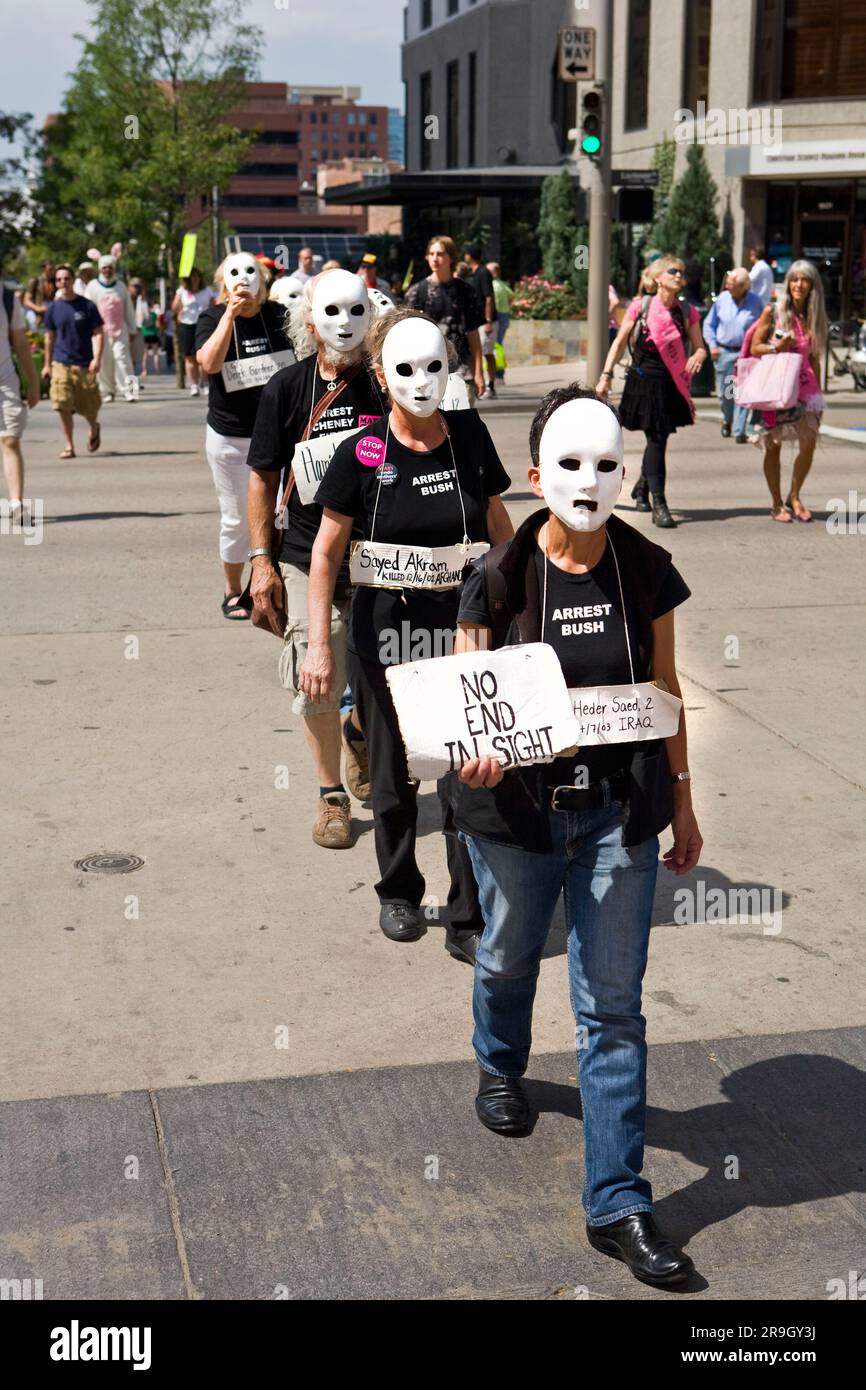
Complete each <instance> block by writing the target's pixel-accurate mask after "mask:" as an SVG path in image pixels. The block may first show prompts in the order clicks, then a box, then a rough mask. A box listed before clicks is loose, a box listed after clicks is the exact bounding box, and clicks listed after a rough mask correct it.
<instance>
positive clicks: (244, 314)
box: [195, 254, 294, 622]
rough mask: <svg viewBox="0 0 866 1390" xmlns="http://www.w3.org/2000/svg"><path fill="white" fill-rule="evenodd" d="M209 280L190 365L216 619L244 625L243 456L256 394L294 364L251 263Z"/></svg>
mask: <svg viewBox="0 0 866 1390" xmlns="http://www.w3.org/2000/svg"><path fill="white" fill-rule="evenodd" d="M214 281H215V284H216V287H217V291H218V293H219V302H218V303H217V304H214V305H212V307H211V308H209V309H205V311H204V312H203V313H202V314H201V315H200V316H199V319H198V322H197V323H196V325H195V348H196V361H197V364H198V366H199V367H201V369H202V371H203V372H207V373H208V383H209V386H208V411H207V432H206V436H205V451H206V453H207V461H208V463H209V464H210V469H211V472H212V473H213V480H214V486H215V487H216V493H217V498H218V499H219V507H220V559H221V560H222V565H223V575H224V578H225V594H224V597H223V601H222V611H223V616H224V617H226V618H228V619H230V620H231V621H232V622H237V621H238V620H240V619H248V618H249V616H250V606H251V605H247V604H245V603H244V602H242V600H241V594H242V591H243V582H242V576H243V570H244V565H245V563H246V559H247V553H248V551H249V548H250V533H249V526H248V524H247V490H248V488H249V478H250V471H249V469H248V467H247V454H248V453H249V448H250V441H251V439H252V434H253V426H254V424H255V420H256V411H257V409H258V405H259V401H260V399H261V395H262V388H263V387H264V385H265V382H266V381H267V380H268V378H269V374H270V373H272V372H274V371H276V370H277V368H278V367H279V366H286V365H288V363H289V362H293V361H294V353H293V352H292V350H291V348H292V344H291V342H290V340H289V339H288V338H287V337H286V334H285V332H284V330H283V311H282V309H281V308H280V306H279V305H278V304H271V303H270V302H269V301H268V298H267V284H266V282H265V277H264V276H263V275H262V272H261V269H260V267H259V264H258V262H257V261H256V259H255V257H254V256H249V255H246V254H235V255H231V256H227V257H226V259H225V260H224V261H223V263H222V265H220V266H218V268H217V271H216V274H215V276H214Z"/></svg>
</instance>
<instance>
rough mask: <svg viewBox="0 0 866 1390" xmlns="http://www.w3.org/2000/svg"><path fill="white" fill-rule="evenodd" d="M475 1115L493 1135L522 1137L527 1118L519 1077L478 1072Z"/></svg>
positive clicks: (479, 1070) (525, 1128) (527, 1123)
mask: <svg viewBox="0 0 866 1390" xmlns="http://www.w3.org/2000/svg"><path fill="white" fill-rule="evenodd" d="M478 1075H479V1086H478V1095H477V1096H476V1097H475V1113H476V1115H477V1116H478V1118H479V1120H480V1121H481V1123H482V1124H483V1125H486V1126H487V1128H488V1129H492V1130H493V1132H494V1134H525V1133H526V1131H527V1130H528V1129H529V1121H530V1118H531V1115H530V1110H529V1101H528V1100H527V1099H526V1096H525V1094H524V1091H523V1082H522V1081H521V1080H520V1077H519V1076H492V1075H491V1074H490V1072H489V1071H485V1070H484V1068H483V1067H479V1069H478Z"/></svg>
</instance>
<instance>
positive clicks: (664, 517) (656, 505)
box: [653, 497, 677, 529]
mask: <svg viewBox="0 0 866 1390" xmlns="http://www.w3.org/2000/svg"><path fill="white" fill-rule="evenodd" d="M676 524H677V523H676V522H675V521H674V519H673V517H672V516H671V514H670V511H669V510H668V504H667V502H666V501H665V499H664V497H654V498H653V526H664V527H666V528H668V529H669V528H670V527H671V526H676Z"/></svg>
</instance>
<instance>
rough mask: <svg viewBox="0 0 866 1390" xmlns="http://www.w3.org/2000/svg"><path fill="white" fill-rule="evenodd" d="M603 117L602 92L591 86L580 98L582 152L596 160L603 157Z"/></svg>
mask: <svg viewBox="0 0 866 1390" xmlns="http://www.w3.org/2000/svg"><path fill="white" fill-rule="evenodd" d="M601 118H602V103H601V92H599V91H597V90H596V88H594V87H590V88H588V89H587V90H586V91H584V92H583V94H582V96H581V99H580V153H581V154H585V155H586V156H587V157H588V158H589V159H592V160H594V161H598V160H599V159H601V142H602V134H603V132H602V119H601Z"/></svg>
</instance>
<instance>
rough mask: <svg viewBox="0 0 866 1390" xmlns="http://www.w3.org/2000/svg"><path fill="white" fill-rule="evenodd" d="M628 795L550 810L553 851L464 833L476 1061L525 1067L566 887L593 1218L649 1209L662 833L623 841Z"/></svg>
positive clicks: (588, 1204) (587, 1196)
mask: <svg viewBox="0 0 866 1390" xmlns="http://www.w3.org/2000/svg"><path fill="white" fill-rule="evenodd" d="M624 814H625V813H624V809H623V805H622V803H621V802H619V801H611V802H610V803H609V804H608V805H607V806H603V807H597V808H595V809H593V810H589V811H586V812H583V813H581V814H576V813H575V814H572V813H562V812H559V811H553V810H549V811H548V815H549V816H550V824H551V833H552V835H553V851H552V853H550V854H534V853H530V852H529V851H528V850H522V849H516V848H514V847H513V846H510V845H498V844H493V843H491V842H490V841H488V840H480V839H476V838H475V837H473V836H469V835H466V836H461V838H463V839H465V841H466V844H467V845H468V848H469V854H470V856H471V859H472V868H473V870H474V872H475V877H476V880H477V883H478V890H479V897H480V901H481V910H482V913H483V916H484V922H485V928H484V933H483V935H482V937H481V941H480V943H479V946H478V951H477V959H476V965H475V984H474V990H473V996H472V1009H473V1014H474V1017H475V1035H474V1038H473V1043H474V1047H475V1055H476V1057H477V1059H478V1064H479V1066H481V1067H483V1068H484V1070H485V1071H488V1072H492V1073H493V1074H494V1075H496V1076H522V1075H523V1073H524V1072H525V1070H526V1066H527V1062H528V1060H529V1049H530V1044H531V1041H532V1005H533V1001H534V999H535V988H536V984H537V981H538V973H539V965H540V960H541V954H542V951H543V950H544V944H545V941H546V940H547V934H548V931H549V929H550V924H551V921H552V919H553V913H554V909H555V908H556V904H557V902H558V900H559V895H560V893H561V892H564V895H565V916H566V925H567V929H568V978H569V988H570V992H571V1007H572V1009H573V1011H574V1017H575V1020H576V1022H577V1024H578V1035H577V1036H578V1059H579V1065H580V1093H581V1099H582V1102H583V1119H584V1131H585V1148H586V1179H585V1182H584V1188H583V1206H584V1210H585V1212H586V1215H587V1220H588V1221H589V1223H590V1225H593V1226H605V1225H608V1224H609V1223H610V1222H612V1221H620V1220H622V1218H623V1217H625V1216H630V1215H631V1214H632V1213H633V1212H639V1211H651V1210H652V1188H651V1187H650V1185H649V1183H648V1182H647V1181H646V1179H645V1178H642V1177H641V1170H642V1168H643V1152H644V1130H645V1127H646V1040H645V1033H646V1021H645V1019H644V1017H643V1015H642V1013H641V982H642V980H643V975H644V970H645V969H646V961H647V949H648V946H649V932H650V919H651V916H652V903H653V895H654V892H655V882H656V874H657V872H658V852H659V842H658V838H657V837H656V836H655V835H654V836H653V837H652V838H651V839H649V840H644V841H643V842H642V843H641V844H639V845H631V846H629V847H626V846H625V845H624V844H623V837H622V827H623V821H624Z"/></svg>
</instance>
